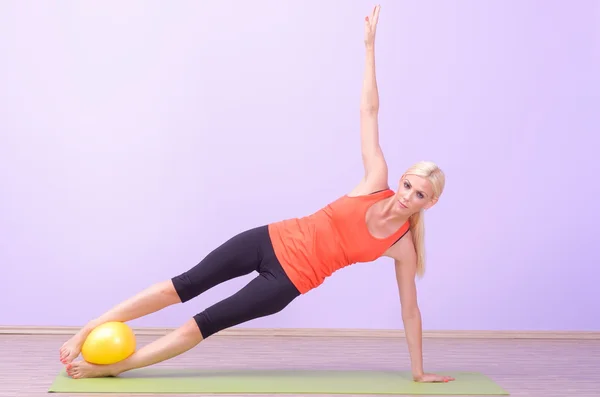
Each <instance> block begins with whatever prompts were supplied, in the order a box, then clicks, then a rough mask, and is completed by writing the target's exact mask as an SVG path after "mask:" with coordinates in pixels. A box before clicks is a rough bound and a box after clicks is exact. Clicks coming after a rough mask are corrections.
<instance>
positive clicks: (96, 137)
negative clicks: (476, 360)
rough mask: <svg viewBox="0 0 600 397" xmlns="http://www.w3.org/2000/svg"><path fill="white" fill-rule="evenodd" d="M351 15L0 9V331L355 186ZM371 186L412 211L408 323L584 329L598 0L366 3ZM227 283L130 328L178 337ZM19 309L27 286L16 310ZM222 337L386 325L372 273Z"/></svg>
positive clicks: (57, 318) (594, 252)
mask: <svg viewBox="0 0 600 397" xmlns="http://www.w3.org/2000/svg"><path fill="white" fill-rule="evenodd" d="M373 5H374V3H371V2H368V1H352V2H348V1H342V0H339V1H332V0H328V1H325V2H322V1H319V2H317V1H310V2H307V1H303V2H281V1H276V0H272V1H252V2H242V1H219V2H205V1H202V2H199V1H178V2H169V4H168V5H167V4H166V3H165V2H159V1H127V2H118V1H86V2H75V1H62V2H30V1H4V2H2V3H1V5H0V54H1V57H2V61H1V62H0V134H1V135H0V188H1V191H2V193H1V201H0V203H1V205H0V231H1V233H2V239H1V240H0V242H1V245H0V264H1V269H2V270H1V272H2V277H1V279H2V286H1V288H0V324H2V325H81V324H83V323H84V322H85V321H87V320H88V319H90V318H91V317H92V316H96V315H98V314H100V313H101V312H102V311H104V310H106V309H108V308H109V307H111V306H112V305H114V304H115V303H117V302H119V301H121V300H122V299H125V298H127V297H129V296H130V295H132V294H133V293H135V292H137V291H139V290H140V289H142V288H144V287H146V286H147V285H149V284H150V283H153V282H156V281H159V280H163V279H165V278H168V277H171V276H172V275H174V274H178V273H179V272H181V271H183V270H185V269H187V268H188V267H190V266H193V265H195V264H196V263H197V262H198V261H199V260H200V259H201V258H202V257H203V256H204V255H206V254H207V253H208V252H209V251H210V250H211V249H212V248H214V247H216V246H217V245H218V244H220V243H221V242H223V241H224V240H225V239H227V238H229V237H230V236H231V235H233V234H234V233H237V232H239V231H242V230H244V229H246V228H249V227H253V226H256V225H259V224H263V223H266V222H270V221H274V220H279V219H282V218H287V217H293V216H301V215H306V214H308V213H311V212H313V211H315V210H317V209H318V208H320V207H321V206H323V205H325V204H326V203H327V202H329V201H330V200H333V199H335V198H337V197H338V196H339V195H342V194H344V193H346V192H347V191H348V190H349V189H351V188H352V187H353V186H354V184H356V183H357V182H358V180H359V178H360V177H361V171H362V168H361V167H362V165H361V162H360V152H359V139H358V134H359V131H358V108H357V106H358V101H359V94H360V84H361V79H362V72H363V57H364V50H363V42H362V33H363V32H362V28H363V18H364V16H365V15H366V14H367V13H368V12H369V11H370V9H371V7H372V6H373ZM381 5H382V13H381V19H380V26H379V30H378V38H377V40H378V41H377V65H378V78H379V83H380V94H381V139H382V145H383V147H384V150H385V152H386V155H387V158H388V161H389V165H390V169H391V184H392V185H393V186H396V180H397V178H398V177H399V176H400V175H401V173H402V171H403V170H404V169H405V168H406V167H407V166H409V165H410V164H411V163H413V162H415V161H418V160H421V159H432V160H435V161H436V162H438V163H439V164H440V165H441V166H442V167H443V169H444V170H445V171H446V173H447V176H448V183H447V190H446V192H445V195H444V197H443V199H442V200H441V202H440V203H439V204H438V206H436V207H435V208H434V209H432V210H431V211H430V212H429V213H428V214H427V217H426V219H427V248H428V259H429V261H428V274H427V276H426V278H425V279H424V280H422V281H421V282H419V299H420V306H421V309H422V312H423V321H424V328H425V329H446V330H448V329H455V330H460V329H472V330H480V329H484V330H490V329H493V330H507V329H520V330H600V316H599V315H598V313H600V305H599V302H600V299H599V297H598V281H599V279H600V271H599V270H598V266H599V264H600V254H599V253H598V233H597V227H598V224H600V215H599V213H600V211H599V205H598V182H597V178H598V171H599V170H600V167H599V166H598V161H597V158H598V147H599V145H598V138H597V136H598V132H599V126H600V120H599V118H600V117H599V111H598V110H599V109H600V101H599V92H600V79H599V73H598V71H599V70H600V56H599V54H600V30H599V28H598V26H600V24H599V19H600V6H599V3H598V2H594V1H574V2H560V1H544V2H542V1H508V2H507V1H485V2H481V1H460V2H459V1H445V2H433V1H419V2H406V1H396V0H394V1H392V0H389V1H382V2H381ZM249 278H250V276H248V277H245V278H240V279H237V280H233V281H231V282H228V283H226V284H224V285H222V286H219V287H217V288H215V289H214V290H211V291H209V292H208V293H206V294H205V295H203V296H201V297H199V298H198V299H196V300H195V301H193V302H191V303H188V304H186V305H182V306H178V307H172V308H169V309H167V310H165V311H163V312H160V313H157V314H154V315H151V316H148V317H147V318H144V319H142V320H138V321H135V322H133V323H132V325H135V326H165V327H169V326H178V325H179V324H181V323H182V322H184V321H185V320H187V319H188V318H189V316H191V315H193V314H194V313H196V312H197V311H200V310H202V309H203V308H204V307H206V306H207V305H209V304H212V303H213V302H215V301H217V300H219V299H221V298H223V297H225V296H228V295H229V294H231V293H232V292H234V291H236V290H237V289H239V288H240V287H241V286H243V285H244V284H245V283H246V282H247V281H248V280H249ZM36 295H37V296H36ZM243 326H244V327H284V328H285V327H342V328H398V327H402V323H401V318H400V311H399V300H398V295H397V291H396V286H395V281H394V273H393V267H392V265H391V263H390V262H389V261H387V260H380V261H377V262H375V263H372V264H360V265H355V266H352V267H350V268H346V269H344V270H342V271H340V272H338V273H336V274H335V276H334V277H333V278H331V279H329V280H328V281H327V282H326V283H325V284H324V285H323V286H322V287H321V288H319V289H317V290H315V291H313V292H311V293H309V294H308V295H306V296H304V297H302V298H301V299H298V300H297V301H296V302H294V303H293V304H292V305H291V306H290V307H289V308H288V309H287V310H285V311H284V312H282V313H280V314H278V315H275V316H272V317H269V318H265V319H260V320H256V321H252V322H250V323H247V324H245V325H243Z"/></svg>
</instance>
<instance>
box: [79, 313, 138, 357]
mask: <svg viewBox="0 0 600 397" xmlns="http://www.w3.org/2000/svg"><path fill="white" fill-rule="evenodd" d="M135 347H136V341H135V334H134V333H133V330H132V329H131V328H129V326H127V324H125V323H122V322H119V321H111V322H107V323H104V324H102V325H100V326H98V327H96V328H94V329H93V330H92V332H90V334H89V335H88V337H87V338H86V340H85V342H84V343H83V346H82V347H81V355H82V356H83V359H84V360H85V361H87V362H89V363H92V364H114V363H117V362H119V361H122V360H124V359H126V358H127V357H129V356H130V355H132V354H133V352H135Z"/></svg>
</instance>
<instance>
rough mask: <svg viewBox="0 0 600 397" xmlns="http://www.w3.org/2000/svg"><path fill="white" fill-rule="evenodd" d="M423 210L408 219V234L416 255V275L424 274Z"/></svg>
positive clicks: (421, 275)
mask: <svg viewBox="0 0 600 397" xmlns="http://www.w3.org/2000/svg"><path fill="white" fill-rule="evenodd" d="M423 216H424V213H423V210H421V211H419V212H416V213H414V214H413V215H411V217H410V218H409V223H410V232H411V234H412V240H413V245H414V246H415V252H416V253H417V275H418V276H419V277H423V274H425V220H424V219H423Z"/></svg>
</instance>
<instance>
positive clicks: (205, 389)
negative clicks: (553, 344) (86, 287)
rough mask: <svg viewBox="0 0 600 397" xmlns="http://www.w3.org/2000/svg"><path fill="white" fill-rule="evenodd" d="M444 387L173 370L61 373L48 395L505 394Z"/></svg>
mask: <svg viewBox="0 0 600 397" xmlns="http://www.w3.org/2000/svg"><path fill="white" fill-rule="evenodd" d="M440 374H443V375H450V376H453V377H454V378H456V380H455V381H452V382H448V383H417V382H413V381H412V378H411V376H410V373H409V372H393V371H367V370H364V371H360V370H359V371H331V370H320V371H318V370H315V371H307V370H299V371H295V370H214V371H211V370H189V369H183V370H174V369H162V368H160V369H159V368H142V369H138V370H133V371H129V372H126V373H123V374H121V375H120V376H118V377H114V378H97V379H71V378H70V377H68V376H67V375H66V373H65V372H64V371H63V372H61V373H60V374H59V375H58V376H57V377H56V379H55V380H54V383H53V384H52V386H51V387H50V389H49V392H54V393H149V394H170V393H173V394H176V393H177V394H184V393H193V394H203V393H206V394H211V393H212V394H217V393H227V394H237V393H240V394H255V393H263V394H396V395H398V394H412V395H417V394H423V395H480V396H481V395H508V393H507V392H506V391H505V390H503V389H502V388H501V387H500V386H498V385H497V384H496V383H494V382H493V381H492V380H491V379H489V378H488V377H486V376H485V375H482V374H479V373H475V372H446V373H440Z"/></svg>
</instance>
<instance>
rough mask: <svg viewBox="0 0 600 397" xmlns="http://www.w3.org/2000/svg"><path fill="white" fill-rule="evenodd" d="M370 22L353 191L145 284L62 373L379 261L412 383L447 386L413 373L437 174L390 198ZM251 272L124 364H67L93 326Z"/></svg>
mask: <svg viewBox="0 0 600 397" xmlns="http://www.w3.org/2000/svg"><path fill="white" fill-rule="evenodd" d="M378 17H379V6H378V7H375V9H374V10H373V12H372V14H371V16H369V17H366V18H365V46H366V67H365V74H364V82H363V87H362V94H361V95H362V96H361V103H360V115H361V117H360V130H361V132H360V133H361V146H362V159H363V164H364V175H363V176H362V179H361V180H360V182H359V183H358V185H357V186H355V187H354V188H353V189H352V190H351V191H350V192H349V193H348V194H346V195H344V196H342V197H340V198H338V199H337V200H335V201H333V202H331V203H330V204H328V205H326V206H325V207H323V208H322V209H321V210H319V211H317V212H315V213H314V214H311V215H309V216H305V217H300V218H293V219H287V220H282V221H280V222H275V223H271V224H268V225H264V226H259V227H256V228H253V229H250V230H246V231H244V232H242V233H240V234H238V235H236V236H234V237H232V238H231V239H229V240H228V241H226V242H225V243H223V244H222V245H221V246H219V247H217V248H216V249H215V250H214V251H212V252H210V253H209V254H208V255H207V256H206V257H205V258H204V259H202V260H201V261H200V263H198V264H197V265H196V266H194V267H193V268H191V269H189V270H188V271H186V272H184V273H183V274H180V275H178V276H175V277H173V278H172V279H170V280H166V281H163V282H160V283H157V284H155V285H152V286H150V287H149V288H147V289H146V290H144V291H142V292H140V293H138V294H137V295H135V296H133V297H131V298H130V299H128V300H126V301H124V302H122V303H120V304H118V305H117V306H115V307H113V308H112V309H111V310H109V311H107V312H106V313H104V314H103V315H101V316H100V317H98V318H95V319H93V320H91V321H90V322H89V323H88V324H86V325H85V326H84V327H83V328H82V329H81V330H80V331H79V332H78V333H77V334H76V335H75V336H73V337H72V338H71V339H70V340H68V341H67V342H66V343H65V344H64V345H63V346H62V347H61V349H60V360H61V362H62V363H63V364H64V365H65V366H66V370H67V373H68V374H69V375H70V376H72V377H73V378H87V377H104V376H117V375H119V374H120V373H122V372H124V371H129V370H132V369H136V368H141V367H146V366H149V365H152V364H155V363H158V362H161V361H164V360H167V359H170V358H172V357H175V356H177V355H179V354H181V353H184V352H186V351H188V350H189V349H191V348H193V347H195V346H196V345H198V344H199V343H200V342H201V341H202V340H204V339H206V338H208V337H210V336H211V335H213V334H215V333H217V332H219V331H221V330H223V329H226V328H229V327H232V326H235V325H238V324H241V323H244V322H246V321H249V320H252V319H255V318H258V317H264V316H268V315H271V314H274V313H277V312H279V311H281V310H283V309H284V308H285V307H286V306H287V305H288V304H289V303H290V302H292V301H293V300H294V299H296V298H297V297H298V296H300V295H302V294H305V293H307V292H308V291H310V290H312V289H314V288H317V287H318V286H319V285H321V284H322V283H323V281H324V280H325V278H327V277H329V276H330V275H332V274H333V273H334V272H335V271H337V270H338V269H341V268H343V267H345V266H349V265H351V264H353V263H358V262H369V261H374V260H376V259H378V258H380V257H389V258H392V259H393V260H394V262H395V268H396V275H397V277H396V278H397V282H398V288H399V293H400V300H401V304H402V320H403V322H404V325H405V331H406V339H407V342H408V348H409V351H410V357H411V368H412V374H413V378H414V380H415V381H417V382H447V381H450V380H454V379H453V378H451V377H447V376H439V375H436V374H429V373H426V372H425V371H424V369H423V358H422V348H421V341H422V331H421V314H420V311H419V307H418V305H417V296H416V288H415V278H416V276H420V275H422V274H423V272H424V269H425V262H424V254H423V211H425V210H426V209H428V208H431V207H432V206H433V205H434V204H435V203H436V202H437V201H438V199H439V197H440V195H441V194H442V191H443V189H444V181H445V179H444V174H443V173H442V171H441V170H440V169H439V168H438V167H437V166H436V165H435V164H434V163H431V162H419V163H417V164H414V165H413V166H412V167H410V168H409V169H408V170H406V172H405V173H404V174H403V176H402V178H401V179H400V181H399V182H398V188H397V191H396V192H394V191H393V190H392V189H391V188H390V187H389V185H388V168H387V164H386V161H385V159H384V156H383V152H382V149H381V147H380V145H379V131H378V108H379V103H378V102H379V95H378V91H377V83H376V79H375V55H374V42H375V31H376V27H377V21H378ZM254 271H256V272H257V273H258V275H257V277H256V278H254V279H253V280H251V281H250V282H249V283H248V284H247V285H246V286H245V287H244V288H242V289H241V290H240V291H238V292H237V293H235V294H233V295H232V296H230V297H228V298H226V299H224V300H222V301H220V302H218V303H216V304H214V305H212V306H211V307H208V308H206V309H205V310H204V311H202V312H201V313H198V314H196V315H195V316H193V317H192V318H190V320H188V321H187V322H186V323H185V324H184V325H183V326H181V327H180V328H178V329H177V330H175V331H173V332H172V333H170V334H168V335H166V336H164V337H162V338H160V339H158V340H156V341H154V342H153V343H150V344H149V345H147V346H144V347H143V348H142V349H140V350H139V351H137V352H135V353H133V354H132V355H131V356H130V357H128V358H127V359H125V360H123V361H121V362H118V363H116V364H112V365H103V366H101V365H93V364H90V363H88V362H86V361H74V359H75V358H76V357H77V356H79V354H80V352H81V346H82V344H83V342H84V341H85V338H86V337H87V335H89V333H90V332H91V331H92V330H93V329H94V328H95V327H97V326H98V325H100V324H103V323H105V322H108V321H121V322H126V321H131V320H133V319H136V318H139V317H142V316H145V315H148V314H150V313H154V312H156V311H158V310H161V309H163V308H165V307H167V306H170V305H173V304H176V303H182V302H187V301H189V300H190V299H192V298H194V297H196V296H198V295H200V294H202V293H203V292H205V291H206V290H208V289H210V288H212V287H214V286H216V285H218V284H220V283H222V282H224V281H227V280H230V279H232V278H234V277H239V276H242V275H246V274H250V273H252V272H254Z"/></svg>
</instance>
